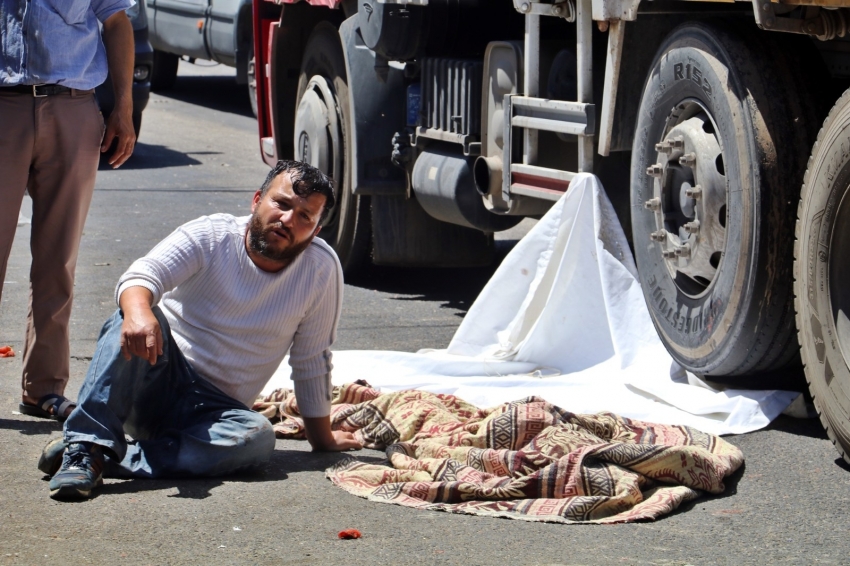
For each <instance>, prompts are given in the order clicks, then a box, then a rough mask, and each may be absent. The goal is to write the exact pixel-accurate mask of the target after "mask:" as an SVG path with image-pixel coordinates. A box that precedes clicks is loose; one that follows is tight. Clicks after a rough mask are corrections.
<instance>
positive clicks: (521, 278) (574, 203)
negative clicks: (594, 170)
mask: <svg viewBox="0 0 850 566" xmlns="http://www.w3.org/2000/svg"><path fill="white" fill-rule="evenodd" d="M333 362H334V370H333V381H334V383H335V384H341V383H346V382H350V381H354V380H357V379H365V380H366V381H368V382H369V383H370V384H371V385H373V386H375V387H378V388H380V389H381V390H383V391H397V390H400V389H411V388H415V389H424V390H428V391H432V392H437V393H450V394H453V395H457V396H459V397H461V398H463V399H465V400H466V401H469V402H471V403H474V404H476V405H479V406H492V405H496V404H499V403H504V402H508V401H513V400H515V399H520V398H523V397H527V396H529V395H536V396H539V397H543V398H544V399H546V400H547V401H549V402H551V403H554V404H556V405H558V406H560V407H561V408H563V409H566V410H568V411H572V412H574V413H594V412H599V411H611V412H614V413H617V414H619V415H622V416H625V417H629V418H634V419H640V420H645V421H652V422H658V423H664V424H682V425H689V426H693V427H695V428H698V429H700V430H703V431H705V432H709V433H713V434H730V433H743V432H748V431H752V430H756V429H759V428H761V427H764V426H766V425H767V424H768V423H769V422H770V421H771V420H772V419H774V418H775V417H776V416H777V415H779V414H780V413H781V412H782V411H783V410H784V409H785V408H786V407H787V406H788V405H789V404H790V403H791V402H792V401H793V400H794V399H795V398H796V397H797V396H798V395H799V394H798V393H794V392H787V391H743V390H732V389H727V390H725V391H719V390H715V389H713V388H712V387H710V386H709V385H708V384H706V383H705V382H703V381H702V380H700V379H699V378H698V377H696V376H694V375H692V374H689V373H687V372H685V371H684V370H683V369H682V368H681V367H680V366H679V365H678V364H677V363H675V362H674V361H673V359H672V358H671V357H670V355H669V354H668V353H667V351H666V350H665V348H664V347H663V345H662V344H661V342H660V340H659V338H658V336H657V334H656V332H655V328H654V327H653V324H652V321H651V319H650V316H649V312H648V311H647V308H646V303H645V302H644V298H643V293H642V291H641V288H640V283H639V282H638V280H637V277H636V269H635V265H634V260H633V258H632V255H631V252H630V250H629V247H628V244H627V242H626V238H625V235H624V234H623V230H622V228H621V226H620V224H619V221H618V220H617V217H616V215H615V213H614V209H613V208H612V206H611V203H610V202H609V201H608V198H607V196H606V195H605V192H604V190H603V189H602V186H601V185H600V183H599V181H598V179H597V178H596V177H595V176H593V175H589V174H582V175H578V176H577V177H576V178H575V179H574V180H573V181H572V183H571V185H570V189H569V191H567V193H566V194H565V196H564V197H562V198H561V199H560V200H559V201H558V202H557V203H556V204H555V205H554V206H553V207H552V209H551V210H550V211H549V212H548V213H547V214H546V215H545V216H544V217H543V218H542V219H541V220H540V221H539V222H538V223H537V224H536V225H535V226H534V228H532V230H531V231H530V232H529V233H528V234H527V235H526V236H525V237H524V238H523V239H522V240H520V242H519V243H518V244H517V245H516V246H515V247H514V249H513V250H512V251H511V252H510V254H508V256H507V257H506V258H505V259H504V261H503V262H502V264H501V266H500V267H499V268H498V270H497V271H496V273H495V274H494V275H493V277H492V279H491V280H490V281H489V282H488V283H487V285H486V286H485V287H484V289H483V290H482V291H481V294H480V295H479V296H478V298H477V299H476V301H475V303H474V304H473V305H472V307H471V308H470V310H469V312H468V313H467V315H466V317H465V318H464V320H463V322H462V323H461V325H460V327H459V328H458V330H457V332H456V333H455V335H454V338H453V339H452V341H451V343H450V344H449V346H448V348H447V349H446V350H422V351H420V352H418V353H415V354H411V353H405V352H389V351H337V352H334V359H333ZM288 376H289V367H288V366H287V365H286V363H285V362H284V364H282V365H281V366H280V368H279V369H278V371H277V372H276V373H275V375H274V376H273V377H272V379H271V381H270V382H269V384H268V385H267V386H266V388H265V390H264V392H268V391H270V390H272V389H275V388H278V387H291V386H292V383H291V381H289V377H288Z"/></svg>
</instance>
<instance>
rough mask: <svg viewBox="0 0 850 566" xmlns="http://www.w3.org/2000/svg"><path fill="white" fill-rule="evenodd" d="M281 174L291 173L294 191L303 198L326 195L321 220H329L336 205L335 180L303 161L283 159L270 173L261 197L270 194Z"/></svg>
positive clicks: (290, 177)
mask: <svg viewBox="0 0 850 566" xmlns="http://www.w3.org/2000/svg"><path fill="white" fill-rule="evenodd" d="M281 173H289V180H290V181H291V182H292V190H293V191H294V192H295V194H296V195H298V196H299V197H301V198H307V197H309V196H310V195H311V194H313V193H318V194H320V195H324V197H325V206H324V207H323V208H322V216H321V218H320V219H319V221H320V222H321V221H322V220H324V219H325V218H327V216H328V213H329V212H330V211H331V209H332V208H333V207H334V204H336V197H334V182H333V180H332V179H331V178H330V177H328V176H327V175H325V174H324V173H322V172H321V171H319V170H318V169H316V168H315V167H313V166H312V165H308V164H306V163H304V162H302V161H291V160H289V159H281V160H280V161H278V162H277V164H276V165H275V166H274V168H273V169H272V170H271V171H269V174H268V176H267V177H266V180H265V182H264V183H263V186H261V187H260V195H261V196H265V194H266V193H267V192H269V187H271V185H272V181H274V179H275V177H277V176H278V175H280V174H281Z"/></svg>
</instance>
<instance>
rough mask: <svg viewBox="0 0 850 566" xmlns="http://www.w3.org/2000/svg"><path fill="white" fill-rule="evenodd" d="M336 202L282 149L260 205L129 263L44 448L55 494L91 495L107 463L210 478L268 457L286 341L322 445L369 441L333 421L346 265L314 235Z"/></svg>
mask: <svg viewBox="0 0 850 566" xmlns="http://www.w3.org/2000/svg"><path fill="white" fill-rule="evenodd" d="M333 205H334V194H333V187H332V185H331V181H330V180H329V179H328V177H327V176H325V174H324V173H322V172H321V171H319V170H317V169H315V168H313V167H311V166H309V165H306V164H303V163H298V162H292V161H280V162H278V164H277V166H276V167H275V168H274V169H273V170H272V171H271V172H270V173H269V176H268V177H267V179H266V181H265V183H264V184H263V186H262V187H261V188H260V190H258V191H257V192H256V193H255V194H254V199H253V204H252V207H251V212H252V214H251V216H250V217H247V216H246V217H241V218H237V217H233V216H231V215H229V214H214V215H212V216H204V217H201V218H199V219H197V220H193V221H191V222H188V223H187V224H184V225H183V226H181V227H180V228H178V229H177V230H176V231H175V232H174V233H172V234H171V235H170V236H168V237H167V238H166V239H165V240H163V241H162V242H160V243H159V244H158V245H157V246H156V247H154V249H153V250H151V252H150V253H148V255H146V256H145V257H143V258H141V259H139V260H137V261H136V262H134V263H133V264H132V265H131V266H130V269H129V270H128V271H127V272H126V273H125V274H124V275H123V276H122V277H121V279H120V280H119V281H118V286H117V288H116V292H115V293H116V299H117V302H118V304H119V306H120V309H119V310H118V311H117V312H116V313H115V314H114V315H113V316H112V317H111V318H110V319H109V320H108V321H107V322H106V324H105V325H104V327H103V330H102V331H101V334H100V338H99V339H98V343H97V348H96V350H95V354H94V357H93V358H92V362H91V366H90V367H89V371H88V375H87V376H86V380H85V382H84V383H83V386H82V388H81V389H80V394H79V399H78V406H77V409H75V410H74V412H73V413H71V416H70V417H69V418H68V420H67V421H66V423H65V431H64V438H58V439H55V440H53V441H52V442H50V443H49V444H48V445H47V447H46V448H45V449H44V453H43V454H42V456H41V459H40V460H39V469H41V470H42V471H44V472H45V473H53V472H56V473H55V475H53V477H52V478H51V480H50V496H51V497H54V498H85V497H88V496H89V495H90V494H91V490H92V488H94V487H95V486H97V485H99V484H100V483H101V482H102V479H101V478H102V474H103V473H104V472H105V473H106V474H107V475H113V476H118V477H142V478H157V477H164V476H211V475H221V474H227V473H231V472H234V471H237V470H240V469H243V468H246V467H250V466H255V465H257V464H261V463H263V462H266V461H268V459H269V458H270V456H271V453H272V451H273V450H274V444H275V439H274V433H273V431H272V427H271V424H270V423H269V421H268V420H266V418H265V417H263V416H262V415H260V414H258V413H255V412H252V411H251V410H250V409H249V408H248V407H249V406H250V405H251V404H252V403H253V401H254V400H255V399H256V397H257V395H258V394H259V393H260V391H261V390H262V388H263V387H264V386H265V384H266V382H267V381H268V380H269V378H270V377H271V375H272V373H273V372H274V371H275V369H276V368H277V366H278V365H279V364H280V363H281V361H282V360H283V357H284V356H285V354H286V353H287V351H289V364H290V365H291V366H292V379H293V381H294V382H295V395H296V398H297V400H298V407H299V410H300V412H301V414H302V416H303V417H304V424H305V428H306V433H307V439H308V440H309V442H310V444H311V445H312V447H313V449H314V450H347V449H351V448H361V445H360V443H358V442H357V441H356V440H355V439H354V436H353V435H352V434H351V433H346V432H341V431H332V430H331V426H330V419H329V414H330V402H331V395H330V393H331V367H332V366H331V352H330V347H331V344H332V343H333V341H334V339H335V336H336V326H337V322H338V320H339V313H340V306H341V302H342V285H343V283H342V270H341V268H340V264H339V260H338V259H337V257H336V254H334V252H333V250H332V249H331V248H330V247H329V246H328V245H327V244H325V243H324V241H322V240H321V239H314V238H315V236H316V234H318V233H319V230H320V226H319V223H320V222H321V220H322V219H323V218H324V217H325V216H326V215H327V214H328V211H329V210H330V208H331V207H333ZM154 305H158V306H154ZM125 433H127V434H129V435H130V436H131V437H132V438H133V442H131V443H129V444H128V443H127V441H126V440H125V436H124V435H125ZM60 457H61V458H60ZM60 459H61V467H60ZM57 468H59V469H58V471H56V469H57Z"/></svg>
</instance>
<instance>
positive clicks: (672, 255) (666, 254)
mask: <svg viewBox="0 0 850 566" xmlns="http://www.w3.org/2000/svg"><path fill="white" fill-rule="evenodd" d="M661 257H663V258H664V259H676V252H674V251H667V250H664V251H663V252H661Z"/></svg>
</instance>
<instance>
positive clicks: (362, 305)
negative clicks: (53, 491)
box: [0, 64, 850, 565]
mask: <svg viewBox="0 0 850 566" xmlns="http://www.w3.org/2000/svg"><path fill="white" fill-rule="evenodd" d="M181 65H182V67H181V71H180V77H179V78H178V81H177V84H176V87H175V89H174V91H173V92H170V93H168V94H167V95H154V96H153V97H152V99H151V102H150V105H149V106H148V109H147V110H146V112H145V115H144V123H143V126H142V134H141V138H140V140H139V144H138V146H137V149H136V153H135V155H134V156H133V157H132V158H131V160H130V161H129V162H128V163H127V164H126V166H124V167H122V168H121V169H119V170H117V171H112V170H109V169H106V168H102V169H101V171H100V172H99V174H98V181H97V188H96V192H95V197H94V202H93V204H92V209H91V213H90V215H89V219H88V223H87V226H86V233H85V236H84V239H83V244H82V249H81V252H80V258H79V264H78V276H77V285H76V294H77V298H76V302H75V307H74V313H73V317H72V344H71V353H72V358H73V359H72V378H71V383H70V385H69V387H68V393H69V395H71V396H75V394H76V391H77V390H78V388H79V386H80V383H81V382H82V378H83V376H84V373H85V370H86V367H87V363H88V361H89V360H90V358H91V355H92V352H93V350H94V345H95V341H96V338H97V335H98V332H99V329H100V326H101V324H102V323H103V321H104V320H105V319H106V317H107V316H108V315H109V313H111V312H112V311H113V309H114V308H115V306H114V300H113V296H112V293H113V286H114V284H115V281H116V280H117V278H118V276H119V275H120V274H121V273H122V271H123V270H124V269H125V268H126V267H127V266H128V265H129V264H130V262H131V261H132V260H134V259H135V258H136V257H138V256H140V255H142V254H144V253H145V252H146V251H147V250H148V249H150V248H151V247H152V246H153V245H154V244H155V243H156V242H157V241H159V240H160V239H161V238H162V237H163V236H165V235H166V234H167V233H169V232H170V231H171V230H172V229H173V228H175V227H176V226H178V225H179V224H181V223H182V222H184V221H187V220H190V219H192V218H196V217H197V216H200V215H202V214H207V213H211V212H232V213H235V214H241V213H246V212H247V210H248V207H249V204H250V198H251V195H252V193H253V191H254V190H255V188H256V187H258V186H259V184H260V183H261V182H262V179H263V178H264V177H265V175H266V172H267V171H268V168H267V167H266V166H265V165H264V164H263V163H262V161H261V160H260V158H259V154H258V142H257V139H256V133H255V131H256V126H255V122H254V120H253V119H252V117H251V116H250V110H249V106H248V99H247V95H246V93H245V92H244V90H243V89H242V88H240V87H237V86H236V85H234V84H233V83H232V80H231V78H230V75H232V71H231V70H229V69H227V68H224V67H206V68H199V67H192V66H189V65H185V64H181ZM525 227H526V228H527V223H526V224H525ZM521 233H522V230H519V231H517V232H513V233H511V234H508V235H506V236H503V238H502V242H501V243H500V250H501V252H502V253H505V252H506V251H507V250H508V249H509V248H510V245H511V243H512V239H515V238H516V237H518V234H521ZM28 237H29V227H28V226H23V227H21V228H20V229H19V230H18V234H17V236H16V240H15V247H14V249H13V252H12V257H11V260H10V265H9V269H8V274H7V279H6V281H5V284H4V291H3V298H2V303H0V344H11V345H12V346H14V347H15V349H16V350H17V351H20V349H21V339H22V336H23V330H24V316H25V314H26V297H27V273H28V271H27V270H28V265H29V254H28V248H27V244H28ZM492 270H493V268H492V267H491V268H487V269H474V270H472V269H470V270H451V271H444V270H431V271H428V270H417V271H410V270H401V269H388V268H382V269H373V270H371V271H369V272H368V273H367V274H366V275H365V276H363V277H361V278H360V279H359V280H357V281H354V282H350V283H349V284H348V285H346V289H345V293H346V295H345V305H344V311H343V316H342V321H341V325H340V328H339V340H338V342H337V345H336V349H391V350H404V351H415V350H418V349H420V348H439V347H445V346H446V345H447V344H448V341H449V339H450V338H451V335H452V333H453V332H454V330H455V328H456V327H457V325H458V324H459V322H460V320H461V318H462V316H463V315H464V313H465V312H466V310H467V309H468V308H469V306H470V304H471V302H472V301H473V300H474V298H475V296H476V294H477V292H478V291H479V290H480V289H481V287H482V286H483V284H484V283H485V282H486V281H487V279H488V277H489V275H490V274H491V273H492ZM19 372H20V358H11V359H3V360H0V378H2V379H0V482H2V485H0V565H2V564H57V563H75V564H86V563H88V564H119V563H120V564H154V565H158V564H202V563H203V564H210V565H212V564H345V565H353V564H516V565H531V564H664V565H672V564H681V565H684V564H694V565H703V564H813V563H823V564H847V563H850V541H849V540H848V539H850V537H848V532H850V531H848V523H850V521H849V520H848V517H847V513H846V507H845V506H846V505H847V504H848V499H850V471H848V466H846V465H845V464H844V463H843V462H841V461H839V460H837V458H836V453H835V451H834V450H833V448H832V446H831V444H830V443H829V441H828V440H826V437H825V435H824V433H823V431H822V430H821V428H820V425H819V424H818V423H817V421H813V420H794V419H790V418H787V417H782V418H780V419H778V420H777V421H776V422H775V423H774V424H773V425H772V426H771V427H769V428H768V429H766V430H762V431H759V432H755V433H752V434H748V435H741V436H734V437H729V440H730V441H731V442H732V443H734V444H736V445H737V446H739V447H740V448H741V449H742V450H743V452H744V455H745V457H746V464H745V467H744V469H742V470H740V471H739V472H738V473H736V474H735V475H734V476H733V477H732V478H730V479H729V481H728V484H727V491H726V493H724V494H723V495H721V496H716V497H705V498H703V499H700V500H698V501H696V502H693V503H691V504H688V505H686V506H684V507H683V508H682V509H680V510H679V511H678V512H676V513H674V514H673V515H671V516H668V517H666V518H663V519H661V520H659V521H656V522H652V523H641V524H630V525H615V526H586V525H556V524H544V523H528V522H522V521H511V520H505V519H491V518H483V517H472V516H464V515H450V514H446V513H438V512H423V511H416V510H412V509H408V508H403V507H397V506H392V505H382V504H378V503H371V502H368V501H365V500H362V499H358V498H356V497H354V496H352V495H349V494H348V493H345V492H343V491H342V490H340V489H338V488H335V487H333V486H332V485H331V483H330V482H329V481H328V480H326V479H325V478H324V474H323V470H324V469H325V468H327V467H328V466H329V465H331V464H332V463H333V462H335V461H336V460H337V459H338V458H340V456H339V455H333V454H312V453H310V452H309V448H308V445H307V444H306V442H298V441H278V443H277V449H276V451H275V454H274V457H273V459H272V461H271V463H270V464H269V465H268V466H266V468H265V469H264V470H263V471H262V472H259V473H257V474H254V475H251V476H242V477H232V478H218V479H192V480H159V481H139V480H131V481H121V480H107V482H106V484H105V486H104V487H103V488H101V489H100V490H99V491H98V492H97V496H96V497H94V498H92V499H91V500H88V501H85V502H81V503H60V502H56V501H53V500H51V499H50V498H49V497H48V493H47V491H48V490H47V482H46V478H44V477H43V476H42V474H41V473H40V472H38V471H37V469H36V466H35V464H36V461H37V459H38V455H39V454H40V452H41V449H42V447H43V446H44V445H45V444H46V443H47V441H48V440H49V439H50V438H51V437H52V436H55V435H58V434H59V433H60V426H59V425H58V424H55V423H52V422H46V421H42V420H37V419H33V418H29V417H25V416H21V415H19V414H17V412H16V411H17V405H18V402H19V400H20V389H19V386H18V384H19V375H20V373H19ZM780 377H781V378H782V379H783V380H784V381H785V382H787V383H791V384H794V383H797V384H799V379H800V376H799V375H795V374H789V375H784V376H780ZM358 456H359V457H361V458H363V459H368V460H372V461H378V460H381V459H382V458H383V454H382V453H380V452H376V451H369V450H365V451H363V452H361V453H359V454H358ZM344 528H357V529H359V530H360V531H361V532H362V533H363V538H362V539H359V540H354V541H340V540H338V539H337V537H336V534H337V532H338V531H339V530H341V529H344Z"/></svg>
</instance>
